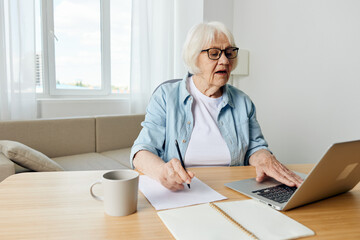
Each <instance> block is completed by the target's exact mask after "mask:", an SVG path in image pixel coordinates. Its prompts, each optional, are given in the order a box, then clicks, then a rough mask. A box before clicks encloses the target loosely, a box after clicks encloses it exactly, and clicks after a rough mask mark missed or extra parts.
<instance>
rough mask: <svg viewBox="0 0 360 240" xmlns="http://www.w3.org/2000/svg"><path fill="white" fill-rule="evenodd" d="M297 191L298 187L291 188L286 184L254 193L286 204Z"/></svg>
mask: <svg viewBox="0 0 360 240" xmlns="http://www.w3.org/2000/svg"><path fill="white" fill-rule="evenodd" d="M296 189H297V187H289V186H286V185H285V184H281V185H278V186H275V187H269V188H263V189H260V190H256V191H253V193H256V194H257V195H259V196H262V197H265V198H267V199H270V200H272V201H275V202H278V203H284V202H287V201H288V200H289V199H290V197H291V195H293V193H294V192H295V191H296Z"/></svg>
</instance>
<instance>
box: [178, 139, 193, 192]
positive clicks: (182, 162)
mask: <svg viewBox="0 0 360 240" xmlns="http://www.w3.org/2000/svg"><path fill="white" fill-rule="evenodd" d="M175 146H176V149H177V152H178V154H179V158H180V162H181V166H182V167H183V168H184V170H185V171H186V168H185V164H184V161H183V159H182V157H181V152H180V148H179V144H178V141H177V140H175ZM187 185H188V188H190V184H187Z"/></svg>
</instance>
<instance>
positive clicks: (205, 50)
mask: <svg viewBox="0 0 360 240" xmlns="http://www.w3.org/2000/svg"><path fill="white" fill-rule="evenodd" d="M211 49H217V50H219V51H220V54H219V57H218V58H211V57H210V54H209V50H211ZM229 49H232V50H233V51H236V56H235V57H233V58H229V57H228V56H226V52H225V51H226V50H229ZM201 52H207V55H208V58H209V59H211V60H219V59H220V58H221V55H222V53H223V52H225V57H227V59H235V58H237V56H238V54H239V48H238V47H228V48H225V49H222V50H221V49H220V48H208V49H204V50H201Z"/></svg>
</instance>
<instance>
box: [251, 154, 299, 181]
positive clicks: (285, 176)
mask: <svg viewBox="0 0 360 240" xmlns="http://www.w3.org/2000/svg"><path fill="white" fill-rule="evenodd" d="M249 163H250V165H251V166H254V167H255V168H256V181H258V182H262V181H263V180H264V179H265V178H266V176H269V177H272V178H274V179H275V180H277V181H279V182H281V183H284V184H286V185H288V186H290V187H294V186H296V187H299V186H300V185H301V183H302V181H303V180H302V179H301V177H299V176H298V175H296V174H295V173H294V172H292V171H291V170H289V169H288V168H287V167H285V166H284V165H283V164H281V163H280V162H279V161H278V160H277V159H276V158H275V156H274V155H272V154H271V153H270V152H269V151H267V150H265V149H261V150H258V151H257V152H255V153H254V154H253V155H251V157H250V159H249Z"/></svg>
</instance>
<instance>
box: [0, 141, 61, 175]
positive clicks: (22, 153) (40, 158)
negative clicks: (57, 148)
mask: <svg viewBox="0 0 360 240" xmlns="http://www.w3.org/2000/svg"><path fill="white" fill-rule="evenodd" d="M0 151H1V152H2V153H3V154H4V155H5V156H6V157H7V158H9V159H11V160H12V161H13V162H15V163H17V164H19V165H20V166H22V167H25V168H28V169H30V170H34V171H63V170H64V169H63V168H62V167H61V166H60V165H59V164H57V163H56V162H54V161H53V160H51V159H50V158H48V157H47V156H45V155H44V154H43V153H41V152H38V151H36V150H35V149H32V148H30V147H28V146H26V145H24V144H22V143H19V142H15V141H7V140H0Z"/></svg>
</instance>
